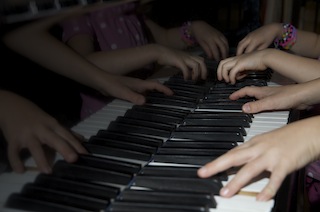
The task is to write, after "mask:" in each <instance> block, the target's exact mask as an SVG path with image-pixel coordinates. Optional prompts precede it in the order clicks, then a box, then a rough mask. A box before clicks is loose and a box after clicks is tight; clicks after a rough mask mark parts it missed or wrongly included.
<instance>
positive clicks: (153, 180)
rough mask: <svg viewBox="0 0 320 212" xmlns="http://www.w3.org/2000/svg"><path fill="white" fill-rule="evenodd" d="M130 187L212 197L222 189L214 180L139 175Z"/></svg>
mask: <svg viewBox="0 0 320 212" xmlns="http://www.w3.org/2000/svg"><path fill="white" fill-rule="evenodd" d="M132 185H133V186H138V187H145V188H150V189H154V190H160V191H179V192H183V191H186V192H194V193H211V194H213V195H218V194H219V191H220V189H221V188H222V183H221V182H220V181H218V180H215V179H208V178H207V179H201V178H198V179H195V178H183V177H179V178H177V177H161V176H139V175H138V176H136V177H135V179H134V181H133V183H132Z"/></svg>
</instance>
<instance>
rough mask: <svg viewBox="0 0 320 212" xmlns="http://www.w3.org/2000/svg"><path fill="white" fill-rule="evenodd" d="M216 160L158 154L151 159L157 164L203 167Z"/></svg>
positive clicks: (212, 157)
mask: <svg viewBox="0 0 320 212" xmlns="http://www.w3.org/2000/svg"><path fill="white" fill-rule="evenodd" d="M216 158H217V157H216V156H194V155H192V156H191V155H160V154H157V155H155V156H154V157H153V161H154V162H159V163H176V164H189V165H197V166H203V165H205V164H207V163H209V162H211V161H212V160H214V159H216Z"/></svg>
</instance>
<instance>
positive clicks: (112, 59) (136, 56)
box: [86, 44, 162, 75]
mask: <svg viewBox="0 0 320 212" xmlns="http://www.w3.org/2000/svg"><path fill="white" fill-rule="evenodd" d="M161 48H162V47H160V46H159V45H158V44H148V45H144V46H139V47H134V48H127V49H119V50H113V51H99V52H93V53H91V54H90V55H87V56H86V58H87V59H88V60H89V61H90V62H92V63H93V64H95V65H96V66H98V67H99V68H101V69H102V70H104V71H106V72H108V73H112V74H116V75H126V74H128V73H130V72H132V71H135V70H138V69H141V68H143V67H145V66H147V65H149V64H152V63H155V62H157V59H158V55H159V54H161Z"/></svg>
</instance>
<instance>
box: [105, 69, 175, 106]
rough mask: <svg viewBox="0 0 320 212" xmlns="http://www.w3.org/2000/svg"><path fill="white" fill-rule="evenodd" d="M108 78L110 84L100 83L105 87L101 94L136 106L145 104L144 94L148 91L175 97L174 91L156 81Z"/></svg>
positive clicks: (114, 76)
mask: <svg viewBox="0 0 320 212" xmlns="http://www.w3.org/2000/svg"><path fill="white" fill-rule="evenodd" d="M108 77H109V78H108V81H107V82H108V83H105V82H102V83H100V84H101V85H103V86H105V87H103V88H101V89H99V90H100V92H101V93H102V94H103V95H105V96H108V95H111V96H113V97H115V98H119V99H123V100H126V101H129V102H132V103H133V104H136V105H143V104H144V103H145V101H146V99H145V96H144V94H145V93H146V92H147V91H152V90H156V91H159V92H162V93H164V94H165V95H168V96H170V95H173V91H172V90H171V89H170V88H168V87H167V86H165V85H163V84H161V83H160V82H158V81H155V80H142V79H138V78H133V77H125V76H116V75H108ZM102 80H103V79H102Z"/></svg>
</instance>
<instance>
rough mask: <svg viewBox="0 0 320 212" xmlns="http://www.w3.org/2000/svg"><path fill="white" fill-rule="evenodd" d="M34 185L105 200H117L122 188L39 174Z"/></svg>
mask: <svg viewBox="0 0 320 212" xmlns="http://www.w3.org/2000/svg"><path fill="white" fill-rule="evenodd" d="M34 184H35V185H39V186H42V187H47V188H50V189H54V190H61V191H66V192H73V193H77V194H82V195H87V196H91V197H95V198H99V199H105V200H110V199H111V198H115V197H117V196H118V195H119V193H120V188H118V187H112V186H107V185H102V184H95V183H88V182H81V181H74V180H69V179H64V178H59V177H55V176H53V175H47V174H39V175H38V176H37V178H36V179H35V181H34Z"/></svg>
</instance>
